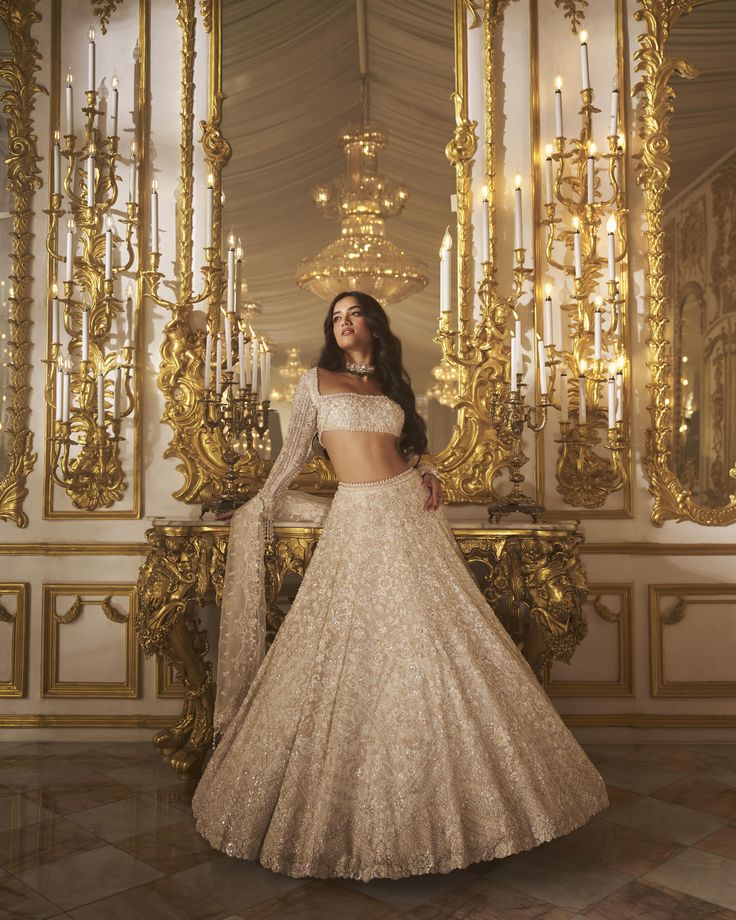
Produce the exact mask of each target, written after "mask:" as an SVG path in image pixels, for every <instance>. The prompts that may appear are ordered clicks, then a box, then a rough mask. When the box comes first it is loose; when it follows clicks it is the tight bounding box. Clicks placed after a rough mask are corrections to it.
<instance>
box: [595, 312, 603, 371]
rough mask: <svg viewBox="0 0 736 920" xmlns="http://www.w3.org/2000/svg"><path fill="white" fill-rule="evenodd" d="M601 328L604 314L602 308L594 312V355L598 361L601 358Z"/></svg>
mask: <svg viewBox="0 0 736 920" xmlns="http://www.w3.org/2000/svg"><path fill="white" fill-rule="evenodd" d="M601 328H602V314H601V311H600V310H596V311H595V312H594V313H593V357H594V358H595V359H596V361H600V360H601Z"/></svg>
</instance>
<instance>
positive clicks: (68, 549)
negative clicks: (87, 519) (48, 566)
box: [0, 543, 148, 556]
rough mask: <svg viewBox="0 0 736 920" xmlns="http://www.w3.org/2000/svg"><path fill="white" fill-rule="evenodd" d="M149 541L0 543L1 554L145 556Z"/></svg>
mask: <svg viewBox="0 0 736 920" xmlns="http://www.w3.org/2000/svg"><path fill="white" fill-rule="evenodd" d="M147 552H148V544H147V543H0V556H145V555H146V553H147Z"/></svg>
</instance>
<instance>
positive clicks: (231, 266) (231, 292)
mask: <svg viewBox="0 0 736 920" xmlns="http://www.w3.org/2000/svg"><path fill="white" fill-rule="evenodd" d="M234 309H235V237H234V236H233V235H232V233H231V234H230V236H229V237H228V239H227V311H228V313H232V311H233V310H234Z"/></svg>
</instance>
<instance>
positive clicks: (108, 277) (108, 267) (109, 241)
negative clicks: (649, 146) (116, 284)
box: [105, 217, 112, 281]
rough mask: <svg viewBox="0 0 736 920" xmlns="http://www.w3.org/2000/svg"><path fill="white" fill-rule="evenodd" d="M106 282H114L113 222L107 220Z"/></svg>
mask: <svg viewBox="0 0 736 920" xmlns="http://www.w3.org/2000/svg"><path fill="white" fill-rule="evenodd" d="M105 281H112V220H111V219H110V218H109V217H108V218H106V220H105Z"/></svg>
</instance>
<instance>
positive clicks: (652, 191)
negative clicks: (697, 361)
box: [634, 0, 736, 527]
mask: <svg viewBox="0 0 736 920" xmlns="http://www.w3.org/2000/svg"><path fill="white" fill-rule="evenodd" d="M639 3H640V8H639V9H637V10H636V11H635V13H634V16H635V18H636V19H638V20H640V21H642V22H643V23H644V30H643V32H642V33H641V34H640V35H639V39H638V41H639V46H640V47H639V49H638V50H637V51H636V52H635V55H634V57H635V60H636V70H637V71H638V73H639V74H641V79H640V81H639V82H638V84H637V85H636V86H635V87H634V93H635V94H637V95H638V96H639V97H640V100H641V106H640V118H641V122H640V135H641V138H642V149H641V153H640V154H639V161H638V164H637V169H636V178H637V182H638V183H639V185H640V186H641V188H642V190H643V192H644V198H645V209H644V210H645V217H646V223H647V234H646V235H647V243H648V249H647V282H648V286H649V311H648V315H647V323H648V325H649V340H648V342H647V346H648V366H649V373H650V382H649V392H650V398H649V416H650V426H649V428H648V429H647V433H646V447H645V451H644V455H643V457H642V465H643V466H644V469H645V470H646V473H647V476H648V477H649V491H650V492H651V494H652V496H653V497H654V503H653V507H652V512H651V519H652V522H653V523H654V524H656V525H657V526H661V525H662V524H663V523H664V522H665V521H667V520H676V521H684V520H690V521H694V522H695V523H697V524H704V525H707V526H721V527H722V526H726V525H728V524H732V523H734V521H736V497H734V498H733V499H731V500H730V501H729V502H728V504H726V505H724V506H723V507H721V508H705V507H703V506H701V505H699V504H698V503H697V502H696V501H695V500H694V499H693V496H692V493H691V492H690V490H689V489H687V488H685V487H684V486H683V485H682V483H681V482H680V479H679V477H678V476H677V475H676V474H675V473H674V472H673V471H672V469H671V466H672V464H671V454H672V446H671V442H672V427H673V425H672V406H671V402H672V393H671V386H670V383H669V381H668V378H667V349H668V345H669V343H668V339H667V334H666V330H667V323H668V316H667V313H668V310H667V296H666V267H665V245H664V243H665V240H664V227H663V224H664V208H663V197H664V193H665V191H666V189H667V183H668V180H669V176H670V170H671V155H670V144H669V136H668V129H669V121H670V116H671V113H672V110H673V105H672V101H673V99H674V90H673V88H672V86H671V85H670V81H671V80H672V78H673V77H674V76H675V75H678V76H680V77H684V78H692V77H695V76H697V73H698V72H697V70H696V69H695V68H694V67H692V66H691V65H690V64H688V63H687V62H686V61H683V60H680V59H678V58H674V57H669V56H668V55H667V40H668V37H669V34H670V30H671V28H672V26H673V25H674V23H675V22H676V21H677V20H678V19H679V18H680V16H682V15H683V14H684V13H689V12H690V11H691V9H692V2H691V0H639Z"/></svg>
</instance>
